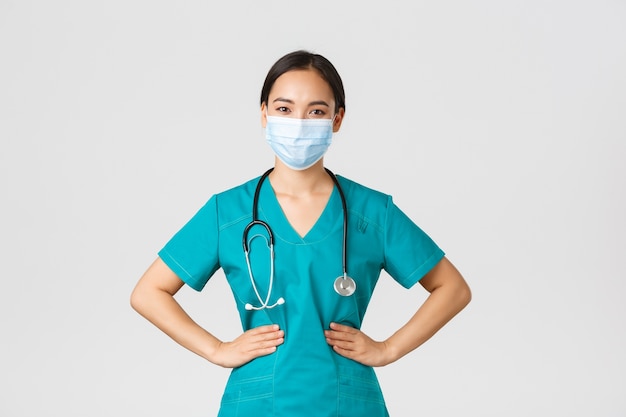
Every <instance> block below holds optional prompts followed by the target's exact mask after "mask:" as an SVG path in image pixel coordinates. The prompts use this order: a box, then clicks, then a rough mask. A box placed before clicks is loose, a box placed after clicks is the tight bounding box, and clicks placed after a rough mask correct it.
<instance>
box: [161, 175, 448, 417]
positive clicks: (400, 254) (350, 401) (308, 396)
mask: <svg viewBox="0 0 626 417" xmlns="http://www.w3.org/2000/svg"><path fill="white" fill-rule="evenodd" d="M338 180H339V183H340V185H341V187H342V189H343V192H344V194H345V197H346V204H347V208H348V242H347V243H348V253H347V271H348V275H349V276H351V277H352V278H353V279H354V280H355V281H356V292H355V294H353V295H352V296H349V297H344V296H341V295H339V294H337V293H336V292H335V290H334V288H333V283H334V281H335V279H336V278H337V277H339V276H342V275H343V271H342V244H343V211H342V204H341V198H340V195H339V192H338V190H337V189H336V188H335V189H334V190H333V192H332V194H331V196H330V199H329V201H328V203H327V205H326V207H325V209H324V211H323V212H322V214H321V216H320V218H319V219H318V220H317V222H316V223H315V225H314V226H313V227H312V229H311V230H310V231H309V232H307V234H306V235H305V236H300V235H299V234H298V233H297V232H296V231H295V230H294V229H293V228H292V227H291V225H290V224H289V222H288V220H287V218H286V217H285V215H284V213H283V211H282V209H281V207H280V205H279V203H278V200H277V198H276V195H275V194H274V191H273V189H272V186H271V183H270V181H269V180H266V181H264V183H263V185H262V188H261V192H260V196H259V203H258V216H259V218H260V219H261V220H264V221H266V222H267V223H268V224H269V225H270V227H271V229H272V232H273V234H274V240H275V242H274V256H275V262H274V263H275V267H274V268H275V271H274V283H273V288H272V292H271V297H270V301H269V305H272V304H274V303H275V302H276V300H278V298H280V297H282V298H284V300H285V303H284V304H282V305H278V306H276V307H274V308H272V309H264V310H259V311H255V310H251V311H249V310H246V309H245V305H246V303H250V304H252V305H254V306H258V305H259V304H260V303H259V301H258V297H257V296H256V294H255V292H254V289H253V287H252V284H251V282H250V276H249V273H248V267H247V264H246V259H245V255H244V252H243V248H242V235H243V230H244V228H245V227H246V225H247V224H248V223H249V222H250V221H251V219H252V203H253V197H254V191H255V188H256V186H257V183H258V181H259V178H255V179H253V180H251V181H249V182H247V183H245V184H243V185H240V186H238V187H236V188H233V189H230V190H228V191H225V192H222V193H220V194H216V195H214V196H212V197H211V198H210V199H209V201H208V202H207V203H206V204H205V205H204V206H203V207H202V208H201V209H200V210H199V211H198V212H197V213H196V214H195V215H194V216H193V218H191V220H189V222H188V223H187V224H186V225H185V226H184V227H183V228H182V229H181V230H180V231H178V232H177V233H176V234H175V235H174V236H173V237H172V239H171V240H170V241H169V242H168V243H167V244H166V245H165V247H164V248H163V249H162V250H161V251H160V252H159V256H160V258H161V259H162V260H163V261H164V262H165V263H166V264H167V265H168V266H169V267H170V268H171V269H172V270H173V271H174V272H175V273H176V274H177V275H178V276H179V277H180V278H181V279H182V280H183V281H184V282H185V283H186V284H188V285H189V286H190V287H192V288H194V289H195V290H198V291H200V290H202V288H203V287H204V286H205V284H206V283H207V281H208V280H209V278H210V277H211V276H212V275H213V274H214V273H215V272H216V271H217V270H218V269H219V268H222V270H223V271H224V274H225V276H226V279H227V280H228V283H229V284H230V288H231V290H232V293H233V295H234V298H235V301H236V305H237V308H238V310H239V316H240V318H241V323H242V327H243V330H244V331H245V330H248V329H251V328H254V327H257V326H261V325H267V324H278V325H279V326H280V328H281V329H283V330H284V332H285V341H284V343H283V344H282V345H280V346H279V347H278V349H277V350H276V351H275V352H274V353H273V354H270V355H267V356H263V357H259V358H256V359H254V360H252V361H251V362H249V363H247V364H245V365H243V366H241V367H238V368H235V369H233V370H232V372H231V375H230V377H229V380H228V383H227V385H226V388H225V391H224V394H223V396H222V400H221V407H220V412H219V415H218V416H219V417H231V416H246V417H250V416H264V417H269V416H289V417H294V416H307V417H318V416H319V417H326V416H346V417H354V416H368V417H378V416H388V412H387V408H386V406H385V401H384V399H383V394H382V391H381V388H380V386H379V384H378V380H377V378H376V375H375V373H374V370H373V368H371V367H369V366H365V365H362V364H360V363H357V362H355V361H353V360H350V359H347V358H344V357H342V356H340V355H338V354H337V353H335V352H334V351H333V349H332V348H331V347H330V346H329V345H328V344H327V343H326V340H325V337H324V330H325V329H328V328H329V324H330V323H331V322H337V323H342V324H346V325H348V326H352V327H355V328H357V329H358V328H360V327H361V323H362V321H363V317H364V315H365V311H366V309H367V306H368V304H369V301H370V298H371V296H372V292H373V291H374V287H375V286H376V283H377V281H378V278H379V276H380V272H381V270H383V269H384V270H385V271H387V273H388V274H389V275H390V276H391V277H393V279H395V280H396V281H397V282H398V283H400V285H402V286H404V287H406V288H409V287H411V286H412V285H414V284H415V283H416V282H418V281H419V280H420V279H421V278H422V277H423V276H424V275H425V274H426V273H427V272H428V271H430V270H431V269H432V268H433V267H434V266H435V265H436V264H437V263H438V262H439V261H440V260H441V259H442V257H443V256H444V253H443V251H442V250H441V249H440V248H439V247H438V246H437V245H436V244H435V243H434V242H433V240H432V239H431V238H430V237H429V236H428V235H427V234H426V233H424V232H423V231H422V230H421V229H420V228H419V227H418V226H417V225H415V224H414V223H413V222H412V221H411V220H410V219H409V218H408V217H407V216H406V215H405V214H404V213H403V212H402V211H401V210H400V209H399V208H398V207H397V206H396V205H395V204H394V203H393V201H392V199H391V197H390V196H388V195H385V194H383V193H380V192H377V191H374V190H371V189H369V188H366V187H364V186H362V185H359V184H357V183H355V182H353V181H350V180H348V179H346V178H344V177H341V176H338ZM255 236H256V237H255ZM266 238H267V232H266V231H265V229H264V228H263V227H261V226H254V227H253V228H252V229H251V231H250V233H249V241H250V243H249V246H250V250H249V256H250V264H251V268H252V273H253V276H254V278H255V283H256V286H257V289H258V292H259V295H260V297H261V299H263V300H264V299H265V298H266V296H267V291H268V286H269V276H270V252H269V249H268V246H267V241H266Z"/></svg>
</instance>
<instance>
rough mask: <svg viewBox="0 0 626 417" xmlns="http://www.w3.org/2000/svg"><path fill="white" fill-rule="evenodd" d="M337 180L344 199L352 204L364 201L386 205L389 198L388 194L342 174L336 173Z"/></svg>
mask: <svg viewBox="0 0 626 417" xmlns="http://www.w3.org/2000/svg"><path fill="white" fill-rule="evenodd" d="M337 180H338V181H339V184H340V185H341V188H342V189H343V192H344V194H345V196H346V199H347V200H350V201H351V202H352V203H353V204H358V203H359V202H365V203H368V204H375V205H378V204H382V205H385V206H386V205H387V204H388V203H389V200H390V199H391V196H390V195H389V194H385V193H383V192H381V191H378V190H374V189H372V188H369V187H366V186H365V185H363V184H360V183H358V182H356V181H353V180H351V179H348V178H346V177H344V176H341V175H337Z"/></svg>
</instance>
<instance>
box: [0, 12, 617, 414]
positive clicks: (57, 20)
mask: <svg viewBox="0 0 626 417" xmlns="http://www.w3.org/2000/svg"><path fill="white" fill-rule="evenodd" d="M213 3H214V2H210V1H202V2H198V1H183V2H174V1H169V2H166V1H160V0H159V1H154V0H152V1H147V0H145V1H140V0H124V1H121V0H110V1H106V2H87V1H80V0H76V1H70V0H60V1H34V0H33V1H27V0H22V1H17V0H13V1H12V0H0V140H1V148H0V199H1V200H0V201H1V213H2V215H1V216H0V257H1V270H2V296H1V297H2V301H1V302H0V335H1V338H2V339H1V340H2V342H1V345H0V349H1V351H0V353H1V354H0V383H1V387H0V388H1V389H0V415H2V416H34V415H37V416H61V415H62V416H81V417H82V416H93V417H96V416H113V415H125V416H126V415H127V416H131V415H132V416H171V415H180V416H183V415H185V416H211V415H215V414H216V412H217V409H218V404H219V399H220V396H221V393H222V389H223V387H224V384H225V381H226V377H227V375H228V371H227V370H225V369H221V368H218V367H216V366H213V365H211V364H209V363H206V362H204V361H203V360H201V359H200V358H199V357H197V356H195V355H193V354H191V353H189V352H187V351H186V350H184V349H183V348H181V347H180V346H178V345H176V344H175V343H174V342H172V341H171V340H169V339H168V338H167V337H166V336H165V335H163V334H162V333H160V332H159V331H158V330H157V329H156V328H154V327H152V326H151V325H150V324H149V323H148V322H147V321H145V320H144V319H143V318H141V317H140V316H139V315H137V314H136V313H135V312H134V311H132V310H131V308H130V306H129V302H128V299H129V295H130V292H131V290H132V288H133V286H134V284H135V283H136V281H137V280H138V279H139V277H140V276H141V274H142V273H143V272H144V270H145V269H146V268H147V267H148V265H149V264H150V263H151V262H152V261H153V259H154V258H155V257H156V252H157V251H158V250H159V249H160V248H161V247H162V246H163V244H165V242H166V241H167V240H168V239H169V238H170V237H171V235H172V234H173V233H174V232H175V231H176V230H178V228H179V227H181V226H182V225H183V224H184V222H186V221H187V219H188V218H189V217H190V216H191V215H193V213H194V212H195V211H196V210H197V209H198V208H199V207H200V206H201V205H202V204H203V203H204V202H205V201H206V200H207V199H208V198H209V196H210V195H211V194H212V193H214V192H218V191H222V190H224V189H226V188H230V187H232V186H234V185H238V184H239V183H241V182H243V181H245V180H247V179H249V178H252V177H254V176H257V175H260V174H261V172H262V171H263V170H264V169H266V168H267V167H269V166H270V165H271V164H272V162H273V155H272V153H271V151H270V149H269V147H268V146H267V145H266V144H265V142H264V140H263V133H262V129H261V127H260V121H259V117H260V114H259V103H258V96H259V92H260V89H261V85H262V82H263V79H264V78H265V74H266V72H267V70H268V69H269V67H270V66H271V64H272V63H273V62H274V61H275V60H276V59H278V58H279V57H280V56H282V55H283V54H285V53H287V52H290V51H292V50H294V49H299V48H305V49H309V50H312V51H314V52H318V53H321V54H323V55H325V56H326V57H327V58H329V59H330V60H331V61H332V62H333V63H334V64H335V66H336V67H337V69H338V70H339V72H340V73H341V75H342V77H343V79H344V83H345V87H346V94H347V112H346V119H345V122H344V125H343V128H342V131H341V132H340V133H339V134H338V135H336V136H335V143H334V144H333V146H332V147H331V150H330V152H329V154H328V155H327V157H326V164H327V166H328V167H330V168H331V169H333V170H334V171H335V172H337V173H339V174H342V175H344V176H347V177H349V178H352V179H354V180H357V181H359V182H361V183H364V184H365V185H368V186H370V187H372V188H376V189H379V190H381V191H384V192H386V193H389V194H392V195H393V196H394V200H395V201H396V203H397V204H398V205H399V206H400V207H401V208H402V209H403V210H404V211H405V212H407V214H409V215H410V216H411V217H412V218H413V219H414V220H415V221H416V222H417V223H418V224H419V225H420V226H421V227H422V228H423V229H424V230H426V231H427V232H428V233H429V234H430V235H431V236H432V237H433V238H434V239H435V241H436V242H437V243H438V244H439V245H440V246H442V248H443V249H444V250H445V251H446V253H447V255H448V257H449V258H450V259H451V260H452V261H453V262H454V263H455V264H456V265H457V267H458V268H459V269H460V270H461V272H462V273H463V274H464V276H465V277H466V279H467V280H468V282H469V283H470V285H471V287H472V290H473V294H474V299H473V301H472V303H471V304H470V305H469V306H468V307H467V309H466V310H464V311H463V312H462V313H461V314H460V315H459V316H457V317H456V318H455V319H454V320H453V321H452V322H451V323H450V324H449V325H448V326H447V327H445V328H444V329H443V330H442V331H441V332H440V333H439V334H437V335H436V336H435V337H434V338H433V339H431V340H430V341H429V342H427V343H426V344H425V345H424V346H423V347H421V348H420V349H418V350H417V351H415V352H413V353H412V354H410V355H409V356H407V357H405V358H403V359H402V360H401V361H399V362H397V363H395V364H392V365H390V366H388V367H386V368H382V369H379V370H378V372H379V376H380V380H381V385H382V387H383V392H384V393H385V395H386V398H387V402H388V407H389V410H390V412H391V414H392V416H396V417H402V416H420V415H423V416H452V415H463V416H481V417H484V416H527V415H537V416H547V415H561V416H565V415H567V416H585V417H586V416H591V415H593V416H624V415H626V397H625V396H624V393H625V392H626V359H625V355H624V352H626V341H625V336H626V335H625V329H626V323H625V318H626V303H624V295H625V293H626V284H625V278H626V276H625V275H626V274H625V273H624V268H623V261H622V260H623V258H624V250H625V249H626V239H625V236H626V220H625V218H626V216H625V215H624V213H626V198H625V197H626V196H625V192H626V191H625V190H626V168H625V164H624V159H625V157H626V122H625V116H626V77H625V76H624V74H626V24H625V22H626V3H624V2H623V1H617V0H614V1H608V0H594V1H521V0H520V1H495V0H493V1H485V0H480V1H473V2H468V1H440V2H425V1H386V2H377V3H374V2H347V1H345V2H340V1H326V0H320V1H316V2H277V1H262V2H253V1H249V2H241V1H232V2H221V3H220V5H219V6H215V5H213ZM329 285H330V284H329ZM231 297H232V296H231V294H230V291H229V290H228V288H227V286H226V285H225V280H224V279H223V275H222V274H221V272H218V273H217V274H216V275H215V276H214V278H213V280H212V281H211V282H210V283H209V285H208V286H207V287H206V288H205V291H203V292H202V293H196V292H194V291H193V290H191V289H189V288H184V289H183V290H182V291H181V293H180V296H179V297H178V298H179V301H180V302H181V303H183V304H184V305H185V307H186V308H187V309H188V310H189V312H190V313H191V314H192V316H193V317H194V318H196V319H197V321H198V322H200V323H201V324H202V325H203V326H206V327H207V328H208V329H209V330H211V331H212V332H214V333H215V334H216V335H218V336H219V337H221V338H224V339H230V338H233V337H235V336H236V335H237V334H238V332H239V329H240V326H239V323H238V319H237V315H236V312H235V308H234V303H233V302H232V301H231ZM424 298H425V292H424V291H423V290H422V289H421V287H420V286H416V287H415V288H414V289H413V290H411V291H405V290H403V289H401V288H400V287H399V286H398V285H397V284H394V283H393V282H392V281H391V279H389V277H388V276H386V275H384V274H383V276H382V278H381V283H380V286H379V288H378V291H377V293H376V294H375V296H374V299H373V301H372V305H371V308H370V311H368V315H367V316H366V319H365V324H364V330H365V331H366V332H368V333H369V334H370V335H371V336H373V337H375V338H384V337H386V336H388V335H389V334H390V332H392V331H393V330H395V329H396V328H397V327H399V326H400V325H401V324H402V323H404V322H405V321H406V320H407V319H408V317H410V315H411V314H412V313H413V311H414V310H415V309H416V308H417V306H418V305H419V304H420V303H421V302H422V301H423V299H424Z"/></svg>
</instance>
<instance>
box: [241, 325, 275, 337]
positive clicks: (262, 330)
mask: <svg viewBox="0 0 626 417" xmlns="http://www.w3.org/2000/svg"><path fill="white" fill-rule="evenodd" d="M279 329H280V327H278V324H268V325H265V326H259V327H255V328H253V329H250V330H248V331H247V332H246V333H249V334H251V335H257V334H263V333H271V332H275V331H278V330H279Z"/></svg>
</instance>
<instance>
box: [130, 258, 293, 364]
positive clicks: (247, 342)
mask: <svg viewBox="0 0 626 417" xmlns="http://www.w3.org/2000/svg"><path fill="white" fill-rule="evenodd" d="M182 286H183V281H181V279H180V278H178V276H177V275H176V274H175V273H174V272H173V271H172V270H171V269H170V268H169V267H168V266H167V265H166V264H165V262H163V261H162V260H161V258H157V260H155V261H154V263H153V264H152V265H151V266H150V267H149V268H148V270H147V271H146V272H145V273H144V274H143V276H142V277H141V279H140V280H139V282H138V283H137V285H136V286H135V289H134V290H133V292H132V294H131V297H130V303H131V306H132V307H133V308H134V309H135V310H136V311H137V312H138V313H139V314H141V315H142V316H143V317H145V318H146V319H148V321H150V322H151V323H152V324H154V325H155V326H156V327H158V328H159V329H161V330H162V331H163V332H164V333H165V334H167V335H168V336H169V337H171V338H172V339H173V340H174V341H176V342H177V343H178V344H180V345H181V346H183V347H185V348H187V349H188V350H190V351H192V352H194V353H196V354H197V355H199V356H201V357H203V358H204V359H206V360H208V361H209V362H212V363H214V364H216V365H219V366H222V367H225V368H235V367H238V366H241V365H243V364H245V363H248V362H249V361H251V360H252V359H254V358H256V357H259V356H264V355H269V354H270V353H273V352H275V351H276V346H278V345H280V344H282V343H283V341H284V332H283V331H282V330H281V329H279V327H278V326H277V325H275V324H274V325H266V326H259V327H256V328H254V329H250V330H248V331H246V332H244V333H243V334H242V335H241V336H239V337H237V338H236V339H235V340H233V341H230V342H222V341H221V340H219V339H218V338H217V337H215V336H213V335H212V334H211V333H209V332H207V331H206V330H204V329H203V328H202V327H200V326H199V325H198V324H197V323H196V322H194V321H193V320H192V319H191V317H189V315H188V314H187V313H186V312H185V311H184V310H183V308H182V307H181V306H180V305H179V304H178V302H176V300H175V299H174V295H175V294H176V293H177V292H178V290H180V288H181V287H182Z"/></svg>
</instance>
